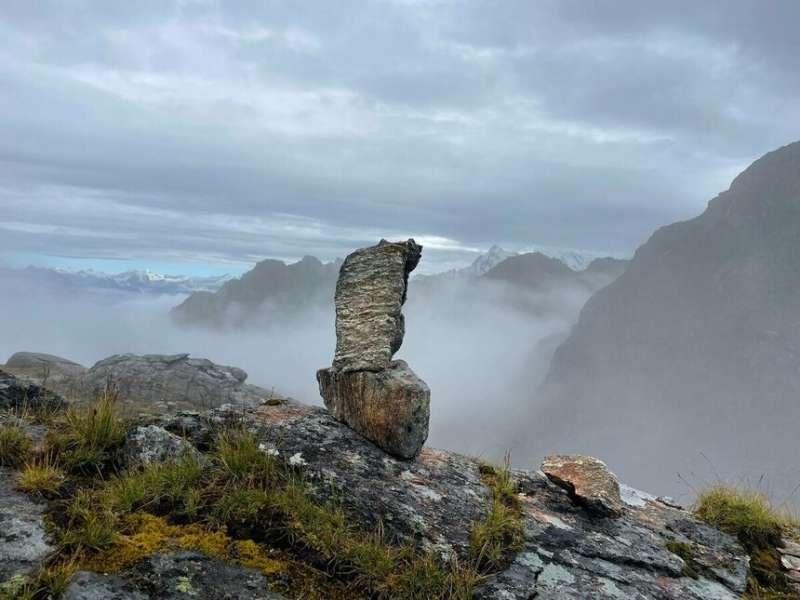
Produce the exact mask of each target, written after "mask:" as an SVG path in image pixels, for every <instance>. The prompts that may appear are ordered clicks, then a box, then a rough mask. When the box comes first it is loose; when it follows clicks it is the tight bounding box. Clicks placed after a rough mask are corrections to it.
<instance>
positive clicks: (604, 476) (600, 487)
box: [542, 455, 622, 517]
mask: <svg viewBox="0 0 800 600" xmlns="http://www.w3.org/2000/svg"><path fill="white" fill-rule="evenodd" d="M542 472H543V473H544V474H545V475H547V477H548V479H550V481H552V482H553V483H555V484H556V485H557V486H559V487H562V488H564V489H565V490H566V491H567V493H568V494H569V495H570V497H572V498H573V499H574V500H575V501H576V502H577V503H578V504H582V505H583V506H585V507H586V508H587V509H588V510H590V511H592V512H595V513H597V514H599V515H605V516H609V517H617V516H619V515H620V514H621V513H622V498H621V497H620V491H619V481H617V477H616V476H615V475H614V474H613V473H612V472H611V471H609V470H608V467H606V464H605V463H604V462H603V461H601V460H597V459H596V458H594V457H592V456H580V455H553V456H546V457H545V459H544V462H543V463H542Z"/></svg>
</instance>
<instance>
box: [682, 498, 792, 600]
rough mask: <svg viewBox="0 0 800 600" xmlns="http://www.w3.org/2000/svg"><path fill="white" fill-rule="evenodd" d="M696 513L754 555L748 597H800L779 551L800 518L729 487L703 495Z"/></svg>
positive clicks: (762, 599)
mask: <svg viewBox="0 0 800 600" xmlns="http://www.w3.org/2000/svg"><path fill="white" fill-rule="evenodd" d="M694 512H695V515H696V516H697V517H698V518H700V519H701V520H703V521H705V522H706V523H708V524H709V525H711V526H713V527H716V528H717V529H720V530H721V531H724V532H726V533H729V534H731V535H733V536H735V537H736V538H737V540H738V541H739V543H740V544H741V545H742V546H743V547H744V549H745V550H746V551H747V553H748V554H749V555H750V577H749V579H748V592H747V595H746V596H745V597H746V598H748V599H750V600H783V599H784V598H785V599H789V598H795V599H796V598H797V595H796V594H794V595H793V594H792V593H791V592H790V591H789V588H788V582H787V580H786V576H785V574H784V572H783V570H782V569H781V565H780V554H779V553H778V550H777V548H778V547H779V546H780V545H781V544H782V541H781V540H782V538H783V536H784V535H787V533H788V532H789V531H792V530H794V529H795V528H796V527H797V526H798V523H797V520H796V519H794V518H793V517H792V516H790V515H789V514H788V513H787V512H785V511H782V510H780V509H778V508H776V507H775V506H774V505H773V504H772V503H771V502H770V501H769V499H768V498H767V497H766V496H764V495H763V494H761V493H760V492H757V491H752V490H743V489H738V488H735V487H731V486H725V485H718V486H715V487H713V488H711V489H709V490H706V491H704V492H702V493H701V494H700V495H699V496H698V498H697V502H696V504H695V507H694Z"/></svg>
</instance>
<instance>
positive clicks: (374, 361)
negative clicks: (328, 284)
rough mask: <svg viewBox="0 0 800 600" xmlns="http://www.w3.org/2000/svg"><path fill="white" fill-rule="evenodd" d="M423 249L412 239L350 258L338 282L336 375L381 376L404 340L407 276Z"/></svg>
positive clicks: (380, 244)
mask: <svg viewBox="0 0 800 600" xmlns="http://www.w3.org/2000/svg"><path fill="white" fill-rule="evenodd" d="M421 256H422V246H420V245H418V244H417V243H416V242H414V240H408V241H407V242H398V243H392V242H387V241H386V240H381V241H380V243H379V244H378V245H377V246H370V247H369V248H361V249H360V250H356V251H355V252H353V253H352V254H351V255H350V256H348V257H347V258H346V259H345V261H344V264H342V268H341V270H340V271H339V280H338V281H337V282H336V355H335V356H334V357H333V367H334V368H335V369H337V370H338V371H343V372H344V371H380V370H382V369H386V368H388V367H389V363H390V362H391V360H392V356H394V353H395V352H397V351H398V350H399V349H400V346H401V345H402V343H403V336H404V335H405V321H404V319H403V313H402V312H401V309H402V306H403V304H404V303H405V301H406V290H407V288H408V275H409V273H411V271H413V270H414V268H415V267H416V266H417V264H418V263H419V259H420V257H421Z"/></svg>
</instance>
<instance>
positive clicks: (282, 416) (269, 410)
mask: <svg viewBox="0 0 800 600" xmlns="http://www.w3.org/2000/svg"><path fill="white" fill-rule="evenodd" d="M310 411H311V408H310V407H306V406H287V405H279V406H269V405H262V406H259V407H258V408H256V410H255V414H256V415H257V416H258V417H261V419H262V420H263V421H267V422H269V423H280V422H281V421H286V420H287V419H300V418H302V417H304V416H305V415H307V414H308V413H309V412H310Z"/></svg>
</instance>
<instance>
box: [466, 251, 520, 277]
mask: <svg viewBox="0 0 800 600" xmlns="http://www.w3.org/2000/svg"><path fill="white" fill-rule="evenodd" d="M516 255H517V253H516V252H509V251H508V250H503V249H502V248H501V247H500V246H498V245H496V244H495V245H494V246H492V247H491V248H489V251H488V252H487V253H486V254H481V255H480V256H479V257H478V258H476V259H475V260H474V261H472V264H471V265H470V266H468V267H465V268H463V269H459V270H458V271H459V272H460V273H461V274H463V275H468V276H470V277H480V276H482V275H485V274H486V273H487V272H488V271H491V270H492V269H493V268H494V267H496V266H497V265H499V264H500V263H501V262H503V261H504V260H506V259H507V258H511V257H512V256H516Z"/></svg>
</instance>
